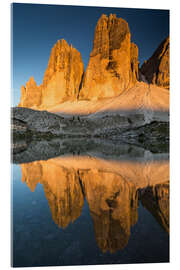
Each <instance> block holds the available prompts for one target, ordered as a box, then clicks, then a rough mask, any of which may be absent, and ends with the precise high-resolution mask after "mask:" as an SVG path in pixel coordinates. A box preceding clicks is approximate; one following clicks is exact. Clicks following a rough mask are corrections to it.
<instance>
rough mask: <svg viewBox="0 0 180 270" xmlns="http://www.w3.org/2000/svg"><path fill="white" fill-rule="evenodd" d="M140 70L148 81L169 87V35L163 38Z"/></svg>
mask: <svg viewBox="0 0 180 270" xmlns="http://www.w3.org/2000/svg"><path fill="white" fill-rule="evenodd" d="M140 71H141V73H142V74H143V75H144V76H145V77H146V80H147V81H148V82H149V83H152V84H157V85H158V86H160V87H163V88H167V89H169V83H170V71H169V37H167V38H166V39H165V40H163V42H162V43H161V44H160V45H159V47H158V48H157V49H156V51H155V52H154V53H153V55H152V56H151V57H150V58H149V59H148V60H147V61H145V62H144V64H143V65H142V67H141V69H140Z"/></svg>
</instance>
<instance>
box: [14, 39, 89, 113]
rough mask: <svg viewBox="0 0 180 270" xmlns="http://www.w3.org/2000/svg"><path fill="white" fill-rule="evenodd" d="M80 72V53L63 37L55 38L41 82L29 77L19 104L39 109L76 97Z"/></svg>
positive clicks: (82, 70) (81, 73)
mask: <svg viewBox="0 0 180 270" xmlns="http://www.w3.org/2000/svg"><path fill="white" fill-rule="evenodd" d="M83 72H84V67H83V62H82V59H81V55H80V53H79V52H78V51H77V50H76V49H75V48H73V47H72V45H71V47H70V46H69V45H68V43H67V42H66V41H65V40H63V39H62V40H61V41H59V40H58V41H57V43H56V44H55V45H54V47H53V48H52V50H51V55H50V58H49V63H48V67H47V69H46V71H45V75H44V79H43V83H42V84H41V85H40V86H37V85H36V82H35V81H34V79H33V77H31V78H30V80H29V81H28V82H27V84H26V86H25V87H24V86H22V88H21V101H20V103H19V107H28V108H38V109H42V108H47V107H51V106H54V105H56V104H60V103H62V102H63V101H65V100H67V99H68V100H75V99H77V97H78V93H79V87H80V84H81V80H82V75H83Z"/></svg>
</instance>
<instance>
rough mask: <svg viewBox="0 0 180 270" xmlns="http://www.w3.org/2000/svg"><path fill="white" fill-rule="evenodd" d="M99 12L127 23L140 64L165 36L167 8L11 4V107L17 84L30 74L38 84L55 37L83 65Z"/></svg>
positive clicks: (15, 101)
mask: <svg viewBox="0 0 180 270" xmlns="http://www.w3.org/2000/svg"><path fill="white" fill-rule="evenodd" d="M103 13H104V14H107V15H109V14H110V13H115V14H116V15H117V17H122V18H123V19H125V20H126V21H127V22H128V24H129V27H130V31H131V40H132V42H135V43H136V44H137V45H138V48H139V61H140V65H141V64H142V63H143V62H144V60H146V59H148V58H149V57H150V56H151V55H152V54H153V52H154V50H155V49H156V48H157V47H158V45H159V44H160V43H161V41H162V40H163V39H164V38H166V37H167V36H168V35H169V11H168V10H152V9H130V8H107V7H81V6H63V5H42V4H18V3H14V4H12V6H11V14H12V20H11V22H12V28H11V29H12V31H11V33H12V105H13V106H16V105H18V103H19V101H20V94H21V91H20V89H21V86H22V85H25V84H26V82H27V81H28V80H29V78H30V77H31V76H33V77H34V79H35V81H36V83H37V84H38V85H40V84H41V83H42V80H43V75H44V72H45V70H46V67H47V64H48V60H49V56H50V52H51V48H52V47H53V45H54V44H55V43H56V42H57V40H58V39H62V38H63V39H65V40H66V41H67V42H68V43H69V44H71V43H72V45H73V47H75V48H76V49H77V50H78V51H80V53H81V56H82V59H83V62H84V66H85V68H86V66H87V64H88V60H89V54H90V52H91V50H92V46H93V37H94V29H95V26H96V23H97V21H98V19H99V18H100V16H101V15H102V14H103Z"/></svg>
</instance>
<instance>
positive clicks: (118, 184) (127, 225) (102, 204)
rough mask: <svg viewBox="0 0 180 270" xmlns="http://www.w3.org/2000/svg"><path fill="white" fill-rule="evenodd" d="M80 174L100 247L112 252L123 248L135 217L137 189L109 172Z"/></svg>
mask: <svg viewBox="0 0 180 270" xmlns="http://www.w3.org/2000/svg"><path fill="white" fill-rule="evenodd" d="M80 175H81V176H80V177H81V179H82V183H83V187H84V191H85V196H86V199H87V202H88V205H89V208H90V215H91V217H92V219H93V223H94V231H95V237H96V241H97V244H98V246H99V248H100V249H101V250H102V251H103V252H107V251H109V252H111V253H113V252H115V251H117V250H120V249H123V248H124V247H125V246H126V245H127V243H128V240H129V237H130V229H131V226H133V225H135V224H136V222H137V218H138V213H137V207H138V196H137V190H136V187H135V186H134V185H133V184H131V183H128V182H126V181H124V179H123V177H122V176H120V175H118V174H114V173H110V172H103V171H94V170H90V171H88V172H82V173H81V174H80Z"/></svg>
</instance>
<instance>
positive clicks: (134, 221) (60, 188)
mask: <svg viewBox="0 0 180 270" xmlns="http://www.w3.org/2000/svg"><path fill="white" fill-rule="evenodd" d="M41 143H42V142H39V143H38V144H36V147H35V149H37V156H38V157H39V158H37V159H36V158H34V159H33V158H32V156H34V157H36V154H35V152H34V148H33V147H32V146H31V147H29V149H27V150H26V151H25V152H20V153H17V154H16V156H14V161H15V163H16V164H13V165H12V167H13V177H12V189H13V192H12V202H13V205H12V210H13V212H12V215H13V222H12V223H13V229H12V233H13V238H12V242H13V254H12V255H13V260H12V264H13V266H17V267H20V266H58V265H82V264H83V265H84V264H86V265H87V264H113V263H116V264H117V263H148V262H151V263H152V262H168V261H169V160H168V154H167V153H161V154H152V153H151V152H149V151H145V150H143V149H139V148H137V147H134V148H133V147H132V146H127V145H121V146H118V145H117V146H116V147H114V146H113V145H112V146H111V147H107V148H106V147H105V145H104V144H103V147H102V148H101V147H99V148H98V147H97V145H96V147H95V148H94V149H93V150H92V151H90V150H91V149H89V148H88V149H86V150H87V151H85V150H84V149H83V151H82V145H81V147H79V148H80V150H79V151H77V149H76V150H74V151H72V148H68V149H69V150H68V152H67V151H66V152H65V153H64V152H63V154H61V155H58V154H56V155H54V157H53V153H54V152H52V151H49V150H48V151H46V154H45V156H46V157H47V158H46V159H45V158H44V154H41V155H40V153H41V152H40V151H39V149H43V148H42V147H40V144H41ZM37 145H38V147H37ZM51 146H52V145H51ZM48 147H50V146H48ZM90 148H91V147H90ZM32 149H33V151H32ZM44 149H45V148H44ZM48 149H50V148H48ZM61 149H62V147H61ZM107 149H108V150H107ZM113 149H114V150H113ZM51 150H52V148H51ZM44 151H45V150H43V153H44ZM32 152H33V153H34V154H33V155H32V154H31V153H32ZM47 153H50V158H49V156H48V154H47ZM56 153H57V148H56ZM23 156H24V159H23ZM41 156H42V159H41ZM17 163H19V164H17Z"/></svg>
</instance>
